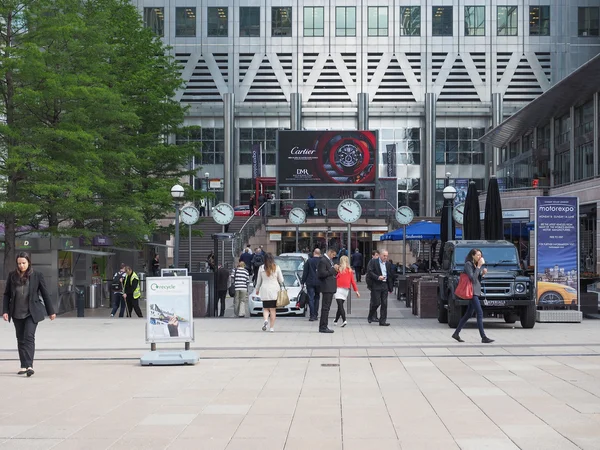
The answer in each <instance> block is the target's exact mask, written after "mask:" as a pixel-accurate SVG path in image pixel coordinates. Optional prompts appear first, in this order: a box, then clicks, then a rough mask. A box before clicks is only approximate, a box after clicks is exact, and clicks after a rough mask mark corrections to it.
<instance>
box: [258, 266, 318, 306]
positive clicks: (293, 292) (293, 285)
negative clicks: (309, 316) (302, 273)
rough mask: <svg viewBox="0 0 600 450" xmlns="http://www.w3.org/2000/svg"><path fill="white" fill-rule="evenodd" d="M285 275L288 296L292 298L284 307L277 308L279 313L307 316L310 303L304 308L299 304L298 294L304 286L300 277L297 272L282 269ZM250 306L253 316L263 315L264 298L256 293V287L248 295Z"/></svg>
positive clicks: (284, 280)
mask: <svg viewBox="0 0 600 450" xmlns="http://www.w3.org/2000/svg"><path fill="white" fill-rule="evenodd" d="M281 273H282V275H283V283H284V284H285V288H286V289H287V293H288V297H289V298H290V304H289V305H287V306H286V307H284V308H277V314H292V315H296V316H305V315H306V309H307V308H308V304H307V305H305V307H304V308H300V306H299V305H298V295H300V291H301V290H302V287H301V286H300V278H299V277H298V273H297V272H290V271H284V270H282V271H281ZM248 308H249V309H250V315H251V316H259V315H262V310H263V306H262V300H261V299H260V297H259V296H258V295H256V289H252V292H250V295H249V296H248Z"/></svg>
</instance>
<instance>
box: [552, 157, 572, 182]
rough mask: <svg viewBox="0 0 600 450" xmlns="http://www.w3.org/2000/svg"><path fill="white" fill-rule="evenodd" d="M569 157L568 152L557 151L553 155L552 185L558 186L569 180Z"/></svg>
mask: <svg viewBox="0 0 600 450" xmlns="http://www.w3.org/2000/svg"><path fill="white" fill-rule="evenodd" d="M570 160H571V158H569V152H568V151H566V152H562V153H557V154H556V155H555V156H554V185H555V186H558V185H561V184H566V183H568V182H569V178H570V176H569V172H570V170H571V161H570Z"/></svg>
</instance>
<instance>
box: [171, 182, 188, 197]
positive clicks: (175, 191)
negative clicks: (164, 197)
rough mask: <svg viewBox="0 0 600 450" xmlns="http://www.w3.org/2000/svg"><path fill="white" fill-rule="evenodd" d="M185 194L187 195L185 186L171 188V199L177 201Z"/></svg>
mask: <svg viewBox="0 0 600 450" xmlns="http://www.w3.org/2000/svg"><path fill="white" fill-rule="evenodd" d="M184 193H185V190H184V189H183V186H181V185H180V184H176V185H175V186H173V187H172V188H171V197H173V198H174V199H176V200H177V199H179V198H181V197H183V194H184Z"/></svg>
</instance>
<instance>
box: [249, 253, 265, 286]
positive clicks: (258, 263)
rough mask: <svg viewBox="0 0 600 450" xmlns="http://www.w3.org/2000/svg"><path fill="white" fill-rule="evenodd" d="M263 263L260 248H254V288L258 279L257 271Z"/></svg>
mask: <svg viewBox="0 0 600 450" xmlns="http://www.w3.org/2000/svg"><path fill="white" fill-rule="evenodd" d="M264 262H265V254H264V252H263V251H262V248H260V247H256V249H255V250H254V255H252V284H253V285H254V286H256V279H257V277H258V269H259V268H260V266H262V265H263V264H264Z"/></svg>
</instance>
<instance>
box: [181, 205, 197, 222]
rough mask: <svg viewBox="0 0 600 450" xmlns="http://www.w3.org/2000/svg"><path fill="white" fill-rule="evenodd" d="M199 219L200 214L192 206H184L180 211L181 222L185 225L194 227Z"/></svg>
mask: <svg viewBox="0 0 600 450" xmlns="http://www.w3.org/2000/svg"><path fill="white" fill-rule="evenodd" d="M199 218H200V213H199V212H198V210H197V209H196V208H195V207H193V206H186V207H185V208H182V209H181V221H182V222H183V223H185V224H186V225H194V224H195V223H196V222H198V219H199Z"/></svg>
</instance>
